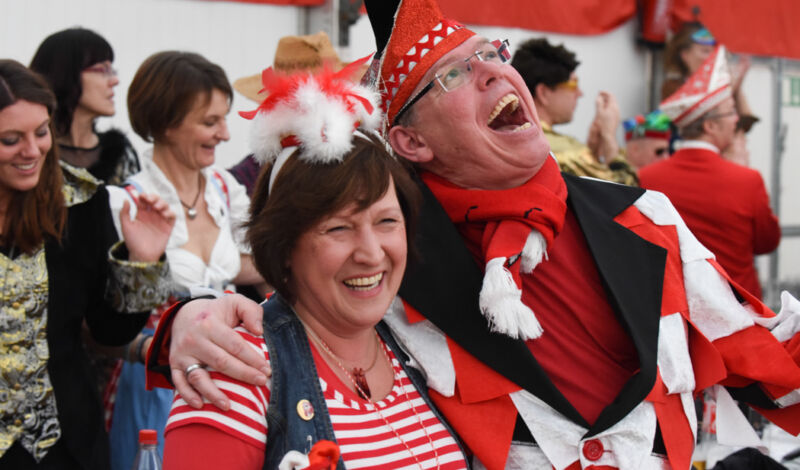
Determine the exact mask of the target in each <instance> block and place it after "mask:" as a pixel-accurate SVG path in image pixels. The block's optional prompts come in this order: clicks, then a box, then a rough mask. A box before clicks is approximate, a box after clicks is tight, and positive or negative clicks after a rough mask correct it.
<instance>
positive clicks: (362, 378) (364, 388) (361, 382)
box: [306, 327, 381, 400]
mask: <svg viewBox="0 0 800 470" xmlns="http://www.w3.org/2000/svg"><path fill="white" fill-rule="evenodd" d="M306 331H308V334H309V335H310V336H311V339H313V340H314V341H315V342H316V343H317V344H319V345H320V346H321V347H322V349H323V350H324V351H325V352H326V353H328V355H329V356H331V357H332V358H333V359H334V360H335V361H336V363H337V364H339V367H342V368H343V367H344V366H343V365H342V362H343V361H342V359H341V358H339V356H337V355H336V354H335V353H334V352H333V351H332V350H331V348H330V347H329V346H328V344H327V343H326V342H325V341H323V340H322V338H320V337H319V336H317V334H316V333H314V330H312V329H311V328H309V327H306ZM375 341H376V343H375V357H373V358H372V364H370V365H369V367H367V368H366V369H364V368H362V367H353V368H352V370H350V372H349V374H348V377H351V378H352V379H353V380H354V382H355V383H356V384H358V387H357V388H356V393H357V394H358V396H359V397H361V398H362V399H364V400H369V399H370V398H371V397H372V393H371V392H370V390H369V384H368V383H367V372H369V371H371V370H372V369H373V368H375V364H377V363H378V350H379V349H380V348H381V345H380V340H379V339H378V333H377V332H375Z"/></svg>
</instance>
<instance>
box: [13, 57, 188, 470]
mask: <svg viewBox="0 0 800 470" xmlns="http://www.w3.org/2000/svg"><path fill="white" fill-rule="evenodd" d="M55 108H56V102H55V98H54V96H53V94H52V92H51V91H50V89H49V87H48V86H47V83H46V82H45V81H44V79H43V78H42V77H40V76H38V75H36V74H35V73H33V72H31V71H30V70H28V69H27V68H25V66H23V65H22V64H19V63H18V62H15V61H12V60H0V324H1V325H2V335H0V353H1V354H2V358H3V360H2V362H0V374H1V375H0V468H4V469H5V468H8V469H28V468H36V469H65V468H69V469H98V470H102V469H106V468H108V465H109V445H108V436H107V434H106V432H105V429H104V427H103V419H102V409H101V406H100V397H99V395H98V393H97V390H96V388H95V387H94V383H95V380H94V375H93V374H92V371H91V369H90V367H89V364H88V357H87V354H86V350H85V349H84V347H83V344H82V342H81V334H80V332H81V324H82V322H83V321H84V320H85V321H86V323H87V324H88V327H89V330H90V332H91V335H92V337H93V338H94V339H95V340H96V341H97V342H99V343H102V344H107V345H119V344H123V343H125V342H127V341H129V340H130V339H131V338H132V337H133V336H135V335H136V333H137V332H138V331H139V330H141V328H142V325H144V322H145V321H146V319H147V316H148V314H149V311H150V309H152V308H153V307H154V306H156V305H159V304H160V303H162V302H164V300H165V299H166V291H165V290H164V289H163V286H164V285H166V282H165V280H164V277H165V276H167V274H168V269H167V267H166V264H165V263H162V262H159V259H160V257H161V256H162V254H163V252H164V248H165V246H166V244H167V239H168V237H169V234H170V232H171V230H172V225H173V223H174V221H175V215H174V214H173V213H172V212H171V211H170V209H169V207H168V206H167V205H166V204H165V203H164V202H163V201H160V200H159V199H158V198H157V197H153V196H151V195H141V196H140V197H139V198H138V199H137V200H136V201H135V204H136V205H137V206H138V209H139V210H138V215H137V217H136V219H135V220H133V219H131V217H130V216H129V210H130V207H131V206H130V204H128V205H125V206H124V207H123V209H122V214H123V217H122V218H123V221H124V222H123V224H122V233H123V234H124V236H125V240H126V241H125V243H124V244H122V243H117V244H114V242H116V241H117V234H116V232H115V230H114V224H113V222H112V218H111V213H110V211H109V206H108V199H109V195H108V192H107V191H106V189H105V188H104V187H103V186H102V185H98V183H97V180H96V179H94V178H92V177H91V175H89V174H88V173H86V171H84V170H77V169H75V168H73V167H70V166H67V165H64V166H63V167H62V166H60V165H59V161H58V156H57V152H56V149H55V148H54V147H53V134H52V128H51V124H52V116H53V112H54V110H55ZM112 245H113V246H112Z"/></svg>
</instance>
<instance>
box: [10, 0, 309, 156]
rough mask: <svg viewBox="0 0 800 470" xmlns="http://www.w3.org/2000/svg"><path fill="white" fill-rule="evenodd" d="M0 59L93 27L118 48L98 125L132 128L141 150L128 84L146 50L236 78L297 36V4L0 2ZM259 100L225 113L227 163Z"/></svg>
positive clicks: (27, 54) (241, 150)
mask: <svg viewBox="0 0 800 470" xmlns="http://www.w3.org/2000/svg"><path fill="white" fill-rule="evenodd" d="M0 12H2V14H1V15H0V57H2V58H11V59H16V60H18V61H20V62H22V63H24V64H26V65H27V64H28V63H30V60H31V58H32V57H33V54H34V53H35V52H36V48H37V47H38V46H39V43H40V42H41V41H42V40H43V39H44V38H45V37H46V36H47V35H49V34H51V33H53V32H55V31H59V30H61V29H64V28H69V27H73V26H82V27H85V28H89V29H93V30H94V31H96V32H97V33H99V34H100V35H101V36H103V37H105V38H106V40H108V42H109V43H110V44H111V46H112V47H113V48H114V55H115V57H116V59H115V61H114V67H115V68H117V70H119V79H120V84H119V86H117V88H116V96H115V101H116V105H117V114H116V115H115V116H114V117H113V118H106V119H101V120H100V121H98V127H100V128H105V127H107V126H110V125H113V126H115V127H118V128H121V129H123V130H125V131H127V133H128V137H129V138H130V139H131V141H132V142H133V143H134V146H135V147H136V148H137V150H139V151H140V153H141V151H142V150H144V149H145V148H147V143H145V142H144V141H142V140H141V139H140V138H139V137H138V136H137V135H136V134H134V133H133V131H131V130H130V125H129V124H128V110H127V106H126V103H125V101H126V96H127V92H128V85H129V84H130V82H131V80H132V79H133V75H134V74H135V73H136V69H137V68H138V66H139V64H141V63H142V61H144V59H145V58H147V57H148V56H149V55H151V54H153V53H155V52H158V51H162V50H168V49H178V50H185V51H192V52H197V53H199V54H202V55H203V56H205V57H206V58H207V59H209V60H210V61H212V62H214V63H217V64H219V65H220V66H222V68H223V69H224V70H225V72H226V73H227V75H228V79H229V80H230V81H231V82H233V81H234V80H235V79H236V78H239V77H242V76H245V75H252V74H255V73H259V72H260V71H261V69H263V68H265V67H267V66H269V65H272V60H273V58H274V54H275V45H276V44H277V42H278V39H280V38H281V37H282V36H286V35H290V34H296V33H297V31H298V25H299V23H300V14H301V13H300V8H297V7H285V6H265V5H254V4H247V3H235V2H213V1H198V0H0ZM254 107H255V105H254V104H253V103H251V102H249V101H248V100H247V99H246V98H244V97H243V96H241V95H239V94H238V93H237V94H235V97H234V102H233V108H232V110H231V114H230V115H229V116H228V124H229V126H230V132H231V140H230V141H229V142H227V143H223V144H221V145H220V146H219V147H217V160H218V162H220V163H221V164H222V165H224V166H230V165H232V164H234V163H236V162H237V161H239V160H240V159H241V158H242V157H243V156H244V155H246V154H247V153H248V151H247V150H248V144H247V141H248V132H249V125H248V121H246V120H244V119H242V118H241V117H239V115H238V114H236V111H239V110H243V109H253V108H254Z"/></svg>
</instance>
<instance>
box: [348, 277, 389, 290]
mask: <svg viewBox="0 0 800 470" xmlns="http://www.w3.org/2000/svg"><path fill="white" fill-rule="evenodd" d="M382 279H383V273H378V274H375V275H374V276H368V277H355V278H353V279H347V280H345V281H344V283H345V285H346V286H347V287H349V288H351V289H353V290H370V289H374V288H375V287H377V286H378V284H380V282H381V280H382Z"/></svg>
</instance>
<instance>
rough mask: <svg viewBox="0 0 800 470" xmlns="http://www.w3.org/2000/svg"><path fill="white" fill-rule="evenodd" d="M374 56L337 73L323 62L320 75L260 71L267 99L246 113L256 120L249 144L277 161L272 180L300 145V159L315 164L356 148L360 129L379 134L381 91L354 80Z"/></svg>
mask: <svg viewBox="0 0 800 470" xmlns="http://www.w3.org/2000/svg"><path fill="white" fill-rule="evenodd" d="M369 58H370V56H367V57H364V58H362V59H360V60H357V61H355V62H352V63H350V64H349V65H348V66H346V67H345V68H343V69H342V70H340V71H338V72H334V71H333V69H332V67H331V66H329V64H328V65H326V66H324V67H323V69H322V71H321V72H319V73H317V74H311V73H309V72H300V73H296V74H293V75H283V74H279V73H276V72H275V71H274V70H273V69H272V67H270V68H268V69H265V70H264V71H263V72H262V74H261V83H262V85H263V87H264V88H263V89H262V90H261V91H259V93H261V92H267V97H266V99H264V101H263V102H262V103H261V104H260V105H259V106H258V108H256V109H254V110H253V111H241V112H239V114H240V115H241V116H242V117H243V118H245V119H251V120H253V127H252V129H251V135H250V145H251V149H252V151H253V153H254V154H255V157H256V159H258V160H259V161H260V162H261V163H271V162H273V161H275V167H274V169H273V171H272V177H271V178H272V179H271V181H270V187H272V181H273V180H274V178H275V176H276V175H277V174H278V172H279V171H280V167H281V166H282V165H283V163H284V162H285V161H286V159H287V158H288V157H289V156H290V155H292V154H294V151H295V150H296V148H297V147H301V148H302V149H303V152H301V153H300V156H299V158H301V159H302V160H305V161H308V162H311V163H332V162H340V161H342V158H344V156H345V155H346V154H347V152H349V151H350V149H351V148H352V147H353V134H354V132H355V131H356V129H361V130H365V131H371V132H374V131H376V130H377V129H378V126H380V124H381V110H380V106H379V101H380V97H379V96H378V94H377V93H376V92H375V91H374V90H372V89H370V88H368V87H365V86H362V85H359V84H358V83H355V82H353V81H352V78H353V75H354V74H355V73H357V72H359V69H360V67H361V65H362V64H364V63H365V62H367V61H368V60H369Z"/></svg>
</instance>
